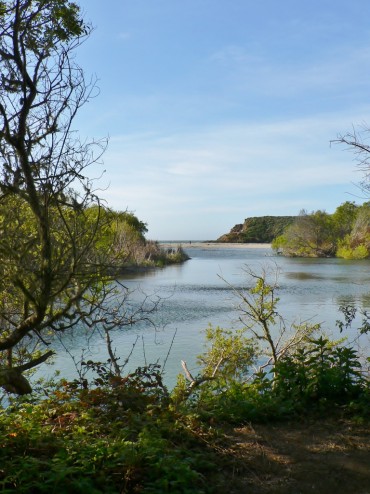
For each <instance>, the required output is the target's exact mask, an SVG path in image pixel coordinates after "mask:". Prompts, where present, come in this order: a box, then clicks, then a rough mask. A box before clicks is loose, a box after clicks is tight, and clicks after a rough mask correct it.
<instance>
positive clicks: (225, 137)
mask: <svg viewBox="0 0 370 494" xmlns="http://www.w3.org/2000/svg"><path fill="white" fill-rule="evenodd" d="M78 3H79V4H80V5H81V7H82V9H83V12H84V17H85V19H87V20H89V21H90V22H91V23H92V25H93V26H95V30H94V32H93V33H92V35H91V37H90V39H89V40H88V41H87V42H86V43H85V44H84V45H83V46H82V47H81V48H80V49H79V51H78V54H77V59H78V62H79V64H80V65H81V66H82V67H83V68H84V70H85V73H86V76H87V77H89V76H90V75H92V76H95V75H96V77H97V78H98V86H99V95H98V96H97V97H96V98H94V99H93V100H92V101H90V103H89V104H88V105H86V106H85V107H84V108H83V110H81V112H80V114H79V116H78V119H77V122H76V125H77V126H78V129H79V131H80V133H81V135H82V136H89V137H94V138H100V137H105V136H108V137H109V146H108V149H107V151H106V153H105V155H104V163H103V164H102V165H101V166H96V167H94V168H93V169H92V170H91V173H90V174H91V175H93V176H99V175H100V174H101V172H102V171H103V170H105V173H104V174H103V176H102V178H101V179H100V181H99V184H100V187H101V188H102V191H101V193H100V195H101V196H102V197H103V198H105V199H106V200H107V203H108V204H109V205H110V206H112V207H113V208H115V209H118V210H126V209H128V210H130V211H133V212H134V213H135V214H136V215H137V216H138V217H139V218H140V219H141V220H142V221H145V222H147V223H148V228H149V232H148V238H151V239H156V240H165V239H175V240H177V239H204V240H206V239H216V238H217V237H219V236H220V235H221V234H223V233H226V232H227V231H229V230H230V228H231V227H233V226H234V225H235V224H236V223H241V222H243V220H244V218H246V217H249V216H260V215H290V214H298V213H299V211H300V210H301V209H303V208H304V209H307V210H308V211H312V210H316V209H325V210H326V211H328V212H333V211H334V210H335V208H336V207H337V206H338V205H339V204H341V203H342V202H344V201H346V200H355V201H356V202H359V203H361V202H363V201H364V200H367V198H366V197H365V196H364V194H363V193H362V192H361V191H360V189H359V188H358V185H357V184H358V183H359V182H360V181H361V180H362V178H363V176H362V173H361V172H360V171H359V170H358V169H357V166H356V162H355V156H354V155H353V154H352V153H351V152H349V151H348V150H346V149H345V148H344V147H343V146H338V145H335V144H334V145H333V144H332V145H331V143H330V141H332V140H333V139H336V138H337V136H338V134H345V133H347V132H350V131H351V130H352V128H353V126H355V127H357V126H359V125H360V126H361V125H364V124H366V123H367V122H369V125H370V24H369V22H368V19H369V14H370V4H369V3H368V0H352V2H348V0H346V1H343V0H336V1H335V2H333V1H332V0H310V1H309V2H308V1H307V2H302V1H297V0H280V1H277V0H258V1H253V2H252V1H249V0H186V1H185V2H184V1H183V0H181V1H180V0H130V1H128V0H110V1H109V2H108V1H106V2H102V1H101V0H82V1H79V2H78Z"/></svg>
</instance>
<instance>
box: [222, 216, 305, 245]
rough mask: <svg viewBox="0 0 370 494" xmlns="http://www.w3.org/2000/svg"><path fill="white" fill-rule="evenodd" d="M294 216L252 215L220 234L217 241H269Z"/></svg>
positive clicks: (288, 223) (279, 233) (278, 233)
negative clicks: (227, 231)
mask: <svg viewBox="0 0 370 494" xmlns="http://www.w3.org/2000/svg"><path fill="white" fill-rule="evenodd" d="M295 218H296V216H254V217H252V218H246V219H245V220H244V223H241V224H238V225H235V226H234V227H233V228H232V229H231V230H230V232H229V233H225V234H224V235H221V237H220V238H218V239H217V242H224V243H228V242H236V243H268V244H269V243H270V242H272V241H273V239H274V238H275V237H278V236H279V235H281V234H282V233H283V231H284V230H285V228H286V227H287V226H288V225H291V224H292V223H293V221H294V220H295Z"/></svg>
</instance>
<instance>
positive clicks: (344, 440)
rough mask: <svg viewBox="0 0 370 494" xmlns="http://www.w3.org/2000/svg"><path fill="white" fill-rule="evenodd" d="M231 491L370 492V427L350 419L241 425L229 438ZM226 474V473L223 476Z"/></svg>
mask: <svg viewBox="0 0 370 494" xmlns="http://www.w3.org/2000/svg"><path fill="white" fill-rule="evenodd" d="M223 454H224V456H225V459H227V464H229V461H230V460H231V464H229V466H228V467H227V469H226V470H227V471H224V472H223V473H222V474H221V473H220V474H218V478H219V488H220V490H219V492H225V493H227V494H243V493H249V494H308V493H310V494H312V493H319V494H333V493H334V494H370V427H369V424H366V425H358V424H354V423H351V422H346V421H336V420H330V421H320V422H316V421H315V422H314V423H307V422H301V423H282V424H277V425H255V426H246V427H242V428H236V429H233V430H232V431H230V433H229V434H228V435H227V439H226V444H224V452H223ZM221 477H222V478H221Z"/></svg>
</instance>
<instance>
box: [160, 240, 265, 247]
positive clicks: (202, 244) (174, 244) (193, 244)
mask: <svg viewBox="0 0 370 494" xmlns="http://www.w3.org/2000/svg"><path fill="white" fill-rule="evenodd" d="M159 245H160V246H161V247H162V248H164V249H171V248H172V249H176V248H177V247H182V248H183V249H271V244H262V243H255V244H250V243H249V244H243V243H228V242H211V241H210V242H207V241H204V242H191V241H189V242H159Z"/></svg>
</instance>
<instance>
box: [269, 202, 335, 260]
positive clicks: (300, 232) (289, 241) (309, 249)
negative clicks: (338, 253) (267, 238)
mask: <svg viewBox="0 0 370 494" xmlns="http://www.w3.org/2000/svg"><path fill="white" fill-rule="evenodd" d="M273 248H274V249H281V250H282V251H283V253H284V254H285V255H291V256H302V257H328V256H332V255H334V253H335V248H336V243H335V235H334V226H333V219H332V217H331V215H329V214H328V213H326V212H325V211H320V210H318V211H315V212H313V213H311V214H308V213H307V212H306V211H305V210H302V211H301V212H300V214H299V216H297V217H296V219H295V221H294V222H293V224H292V225H291V226H289V227H288V228H287V229H286V230H285V232H284V234H283V235H282V236H281V237H278V238H277V239H276V240H275V241H274V242H273Z"/></svg>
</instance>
